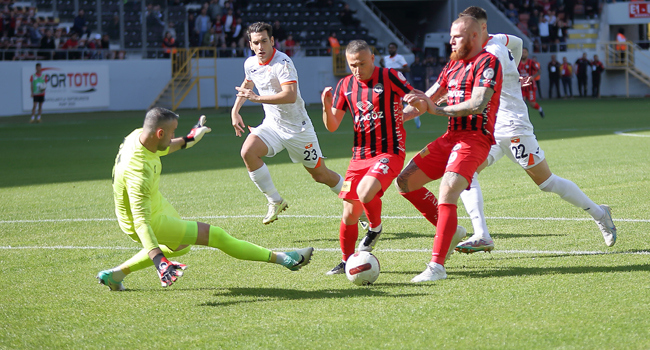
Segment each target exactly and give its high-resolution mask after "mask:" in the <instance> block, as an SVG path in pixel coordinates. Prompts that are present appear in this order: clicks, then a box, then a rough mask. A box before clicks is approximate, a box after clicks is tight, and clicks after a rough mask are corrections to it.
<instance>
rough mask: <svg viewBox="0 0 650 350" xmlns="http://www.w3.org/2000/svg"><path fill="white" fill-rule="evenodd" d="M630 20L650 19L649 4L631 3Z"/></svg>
mask: <svg viewBox="0 0 650 350" xmlns="http://www.w3.org/2000/svg"><path fill="white" fill-rule="evenodd" d="M629 8H630V18H650V13H648V3H647V2H641V3H636V4H635V3H630V4H629Z"/></svg>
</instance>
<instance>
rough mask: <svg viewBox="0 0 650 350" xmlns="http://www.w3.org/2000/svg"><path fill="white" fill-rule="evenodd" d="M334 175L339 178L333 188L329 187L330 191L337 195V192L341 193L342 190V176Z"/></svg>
mask: <svg viewBox="0 0 650 350" xmlns="http://www.w3.org/2000/svg"><path fill="white" fill-rule="evenodd" d="M336 175H338V176H339V182H338V183H337V184H336V185H335V186H334V187H330V190H332V192H334V193H335V194H336V195H338V194H339V192H341V188H343V176H341V174H336Z"/></svg>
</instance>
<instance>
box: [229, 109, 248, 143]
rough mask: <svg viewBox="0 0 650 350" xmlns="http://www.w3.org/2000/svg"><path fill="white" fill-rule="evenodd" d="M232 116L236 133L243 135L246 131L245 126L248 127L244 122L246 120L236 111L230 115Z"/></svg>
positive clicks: (239, 135)
mask: <svg viewBox="0 0 650 350" xmlns="http://www.w3.org/2000/svg"><path fill="white" fill-rule="evenodd" d="M230 118H231V119H232V127H233V128H235V135H237V136H238V137H241V135H243V134H245V133H246V131H245V130H244V128H245V127H246V124H244V120H243V119H242V117H241V115H239V113H235V112H233V113H232V114H231V115H230Z"/></svg>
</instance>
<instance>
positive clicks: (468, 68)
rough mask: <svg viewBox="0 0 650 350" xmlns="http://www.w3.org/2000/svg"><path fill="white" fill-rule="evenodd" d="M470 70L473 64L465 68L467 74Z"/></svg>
mask: <svg viewBox="0 0 650 350" xmlns="http://www.w3.org/2000/svg"><path fill="white" fill-rule="evenodd" d="M470 69H472V64H471V63H470V64H468V65H467V67H465V72H467V71H469V70H470Z"/></svg>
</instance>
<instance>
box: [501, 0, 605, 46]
mask: <svg viewBox="0 0 650 350" xmlns="http://www.w3.org/2000/svg"><path fill="white" fill-rule="evenodd" d="M493 2H496V4H497V6H498V7H500V8H501V9H502V10H503V12H504V13H505V15H506V17H508V19H509V20H510V21H511V22H512V23H513V24H514V25H516V26H517V27H518V28H519V29H520V30H521V31H522V32H523V33H524V34H526V35H527V36H528V37H530V38H531V39H532V40H533V43H534V47H533V51H534V52H558V51H566V49H567V44H566V42H567V38H568V30H569V28H571V26H572V24H573V21H574V19H575V16H576V15H578V16H585V17H587V18H597V17H598V14H599V13H600V8H599V2H598V0H493Z"/></svg>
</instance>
